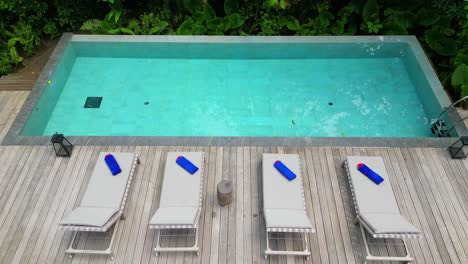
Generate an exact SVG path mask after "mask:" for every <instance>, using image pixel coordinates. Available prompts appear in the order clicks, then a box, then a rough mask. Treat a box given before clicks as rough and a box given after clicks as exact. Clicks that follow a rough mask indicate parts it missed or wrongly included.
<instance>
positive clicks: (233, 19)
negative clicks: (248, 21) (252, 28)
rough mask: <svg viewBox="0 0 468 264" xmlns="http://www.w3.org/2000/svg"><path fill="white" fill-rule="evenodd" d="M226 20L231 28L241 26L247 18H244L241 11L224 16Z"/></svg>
mask: <svg viewBox="0 0 468 264" xmlns="http://www.w3.org/2000/svg"><path fill="white" fill-rule="evenodd" d="M224 20H225V21H226V23H227V24H228V25H229V28H230V29H234V28H238V27H241V26H242V25H244V22H245V18H243V17H242V16H241V15H240V14H239V13H233V14H230V15H229V16H226V17H224Z"/></svg>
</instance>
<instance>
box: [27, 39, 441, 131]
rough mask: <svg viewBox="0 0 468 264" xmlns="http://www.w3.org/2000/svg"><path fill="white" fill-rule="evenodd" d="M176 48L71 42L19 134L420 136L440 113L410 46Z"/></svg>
mask: <svg viewBox="0 0 468 264" xmlns="http://www.w3.org/2000/svg"><path fill="white" fill-rule="evenodd" d="M174 39H175V40H177V41H174ZM187 39H188V40H189V41H179V40H180V39H178V38H177V37H168V38H166V39H164V38H162V39H156V41H154V40H155V39H151V38H150V39H146V38H141V37H140V38H128V37H127V39H126V40H122V41H116V39H115V38H112V37H110V38H108V37H103V36H101V37H100V38H99V37H98V38H93V36H79V35H74V36H73V38H72V39H71V40H70V41H69V42H68V44H67V46H66V48H65V50H64V51H63V54H62V56H61V58H60V59H59V61H58V63H57V66H56V67H55V70H54V71H53V72H52V74H51V75H50V78H49V80H50V81H49V82H48V84H46V85H45V87H44V88H43V90H42V93H41V95H40V97H39V100H38V101H37V103H36V104H35V105H34V107H33V108H32V112H31V114H30V116H29V118H28V119H27V121H26V122H25V125H24V127H23V128H22V130H21V133H20V134H21V135H22V136H49V135H52V134H53V133H55V132H60V133H64V134H66V135H70V136H234V137H250V136H254V137H255V136H259V137H419V138H421V137H430V136H431V133H430V130H429V126H430V122H431V119H432V118H435V117H437V115H438V114H439V113H440V111H441V108H442V106H446V105H448V104H449V103H448V102H449V101H448V99H447V97H446V95H445V94H444V93H443V91H442V92H440V91H436V92H434V89H433V87H432V86H431V85H433V84H432V83H431V81H432V82H433V80H428V78H427V75H426V74H425V73H424V69H423V67H426V68H427V66H429V65H421V61H420V60H419V59H418V57H417V56H421V54H422V51H421V50H420V47H419V44H417V41H416V40H415V39H414V38H411V37H406V38H405V37H398V38H397V37H393V38H392V37H390V38H387V37H386V39H384V38H383V37H381V38H378V37H372V38H364V39H359V38H355V37H351V38H349V37H341V38H322V39H317V38H255V37H249V38H242V37H237V38H215V40H216V41H205V40H206V39H209V37H205V38H204V37H199V38H190V37H187V38H186V39H185V40H187ZM90 40H91V41H90ZM150 40H152V41H150ZM415 53H421V54H418V55H415ZM426 61H427V60H426ZM431 70H432V69H431ZM439 85H440V83H439ZM88 97H100V98H101V100H102V101H101V104H100V106H99V107H98V108H87V107H85V106H89V105H86V100H87V98H88Z"/></svg>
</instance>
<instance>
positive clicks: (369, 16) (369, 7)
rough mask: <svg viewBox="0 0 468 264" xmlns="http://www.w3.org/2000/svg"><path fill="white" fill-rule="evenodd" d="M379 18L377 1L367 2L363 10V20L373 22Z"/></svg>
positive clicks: (370, 0) (369, 0)
mask: <svg viewBox="0 0 468 264" xmlns="http://www.w3.org/2000/svg"><path fill="white" fill-rule="evenodd" d="M378 18H379V5H378V4H377V0H367V2H366V3H365V4H364V7H363V8H362V19H364V21H365V22H367V21H373V20H376V19H378Z"/></svg>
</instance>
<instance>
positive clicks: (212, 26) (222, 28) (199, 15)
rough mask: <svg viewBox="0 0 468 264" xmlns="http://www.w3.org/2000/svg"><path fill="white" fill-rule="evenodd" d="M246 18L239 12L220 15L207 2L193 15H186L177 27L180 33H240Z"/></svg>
mask: <svg viewBox="0 0 468 264" xmlns="http://www.w3.org/2000/svg"><path fill="white" fill-rule="evenodd" d="M244 22H245V18H244V17H242V16H241V15H240V14H239V13H231V14H229V15H227V16H225V17H218V16H216V13H215V12H214V10H213V9H212V8H211V7H210V6H209V5H208V4H205V5H203V6H201V8H199V9H198V10H197V11H195V12H194V14H193V15H191V16H186V17H185V19H184V21H183V22H182V24H181V25H180V26H179V27H178V28H177V30H176V34H178V35H204V34H206V35H225V34H239V33H240V32H241V27H242V26H243V25H244Z"/></svg>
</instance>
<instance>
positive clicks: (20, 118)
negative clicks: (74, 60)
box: [0, 33, 468, 147]
mask: <svg viewBox="0 0 468 264" xmlns="http://www.w3.org/2000/svg"><path fill="white" fill-rule="evenodd" d="M70 41H87V42H92V41H94V42H107V41H109V42H128V41H133V42H202V43H220V42H230V43H241V42H242V43H253V42H255V43H280V42H281V43H284V42H286V43H297V42H302V43H321V42H334V43H347V42H358V41H360V42H406V43H408V44H409V46H410V48H411V49H412V52H414V54H415V57H416V59H417V61H418V64H419V65H420V67H421V69H422V71H423V72H424V74H425V77H426V79H427V81H428V82H429V86H430V87H431V89H432V91H433V93H434V95H435V96H436V98H437V100H438V102H439V104H441V106H442V107H446V106H448V105H449V104H450V99H449V98H448V96H447V94H446V92H445V90H444V88H443V86H442V84H441V83H440V81H439V79H438V77H437V74H436V72H435V70H434V68H433V66H432V64H431V62H430V60H429V58H428V57H427V56H426V53H425V52H424V49H423V48H422V46H421V45H420V44H419V42H418V40H417V39H416V37H415V36H412V35H405V36H273V37H263V36H173V35H164V36H158V35H152V36H141V35H140V36H126V35H75V34H72V33H64V34H62V36H61V38H60V40H59V41H58V43H57V45H56V47H55V49H54V51H53V53H52V54H51V56H50V57H49V60H48V62H47V64H46V65H45V66H44V68H43V70H42V72H41V74H40V75H39V78H38V80H37V81H36V83H35V84H34V86H33V88H32V90H31V92H30V94H29V96H28V98H27V99H26V101H25V102H24V104H23V106H22V107H21V110H20V111H19V113H18V115H17V116H16V118H15V120H14V122H13V123H12V125H11V127H10V129H9V130H8V132H7V134H6V135H5V137H4V139H3V141H2V142H1V144H0V145H48V144H50V137H49V136H21V135H20V132H21V130H22V128H23V126H24V124H25V123H26V121H27V120H28V118H29V116H30V114H31V112H32V110H33V108H34V106H35V104H36V103H37V101H38V100H39V97H40V95H41V94H42V91H43V90H44V88H45V87H46V85H47V80H48V79H49V77H50V76H51V74H52V73H53V72H54V70H55V67H56V65H57V64H58V62H59V60H60V58H61V56H62V54H63V52H64V51H65V48H66V47H67V45H68V43H69V42H70ZM448 117H449V119H450V120H451V121H452V122H453V120H459V119H460V118H461V117H460V116H459V114H458V112H457V111H449V113H448ZM454 126H455V130H456V131H457V133H458V135H468V132H467V128H466V127H465V125H464V124H463V123H462V124H458V123H456V122H455V123H454ZM67 138H68V139H70V141H71V142H72V143H73V144H74V145H103V146H110V145H132V146H133V145H191V146H202V145H209V146H239V145H241V146H247V145H248V146H302V145H307V146H371V147H372V146H376V147H386V146H388V147H402V146H412V147H446V146H448V145H449V144H451V143H452V142H454V141H455V140H456V139H457V138H395V137H346V138H342V137H174V136H167V137H165V136H70V137H67Z"/></svg>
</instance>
